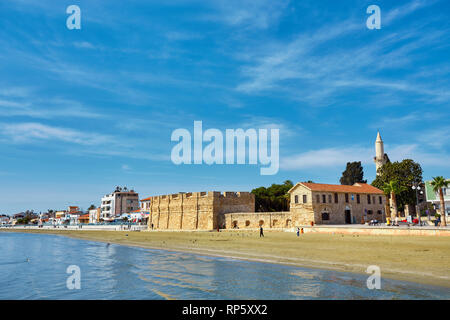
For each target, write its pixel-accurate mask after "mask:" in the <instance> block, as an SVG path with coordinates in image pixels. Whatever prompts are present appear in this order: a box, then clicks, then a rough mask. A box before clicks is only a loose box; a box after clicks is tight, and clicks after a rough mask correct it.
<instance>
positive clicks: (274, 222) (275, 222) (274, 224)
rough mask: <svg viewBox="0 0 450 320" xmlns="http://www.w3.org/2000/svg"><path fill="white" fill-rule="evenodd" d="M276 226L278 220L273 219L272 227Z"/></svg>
mask: <svg viewBox="0 0 450 320" xmlns="http://www.w3.org/2000/svg"><path fill="white" fill-rule="evenodd" d="M277 224H278V220H277V219H275V220H273V221H272V226H273V227H276V225H277Z"/></svg>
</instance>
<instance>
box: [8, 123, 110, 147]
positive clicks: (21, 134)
mask: <svg viewBox="0 0 450 320" xmlns="http://www.w3.org/2000/svg"><path fill="white" fill-rule="evenodd" d="M0 134H1V135H2V136H3V137H5V138H8V139H9V140H10V141H11V142H13V143H32V142H38V141H62V142H67V143H74V144H79V145H87V146H92V145H102V144H107V143H111V142H113V141H114V139H113V138H112V137H110V136H107V135H104V134H95V133H85V132H81V131H78V130H74V129H70V128H63V127H54V126H49V125H45V124H41V123H37V122H24V123H0Z"/></svg>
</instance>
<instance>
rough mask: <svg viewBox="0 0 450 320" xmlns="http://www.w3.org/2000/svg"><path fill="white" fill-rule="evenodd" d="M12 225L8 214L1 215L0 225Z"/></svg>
mask: <svg viewBox="0 0 450 320" xmlns="http://www.w3.org/2000/svg"><path fill="white" fill-rule="evenodd" d="M9 223H10V217H9V216H7V215H6V214H1V215H0V225H5V224H9Z"/></svg>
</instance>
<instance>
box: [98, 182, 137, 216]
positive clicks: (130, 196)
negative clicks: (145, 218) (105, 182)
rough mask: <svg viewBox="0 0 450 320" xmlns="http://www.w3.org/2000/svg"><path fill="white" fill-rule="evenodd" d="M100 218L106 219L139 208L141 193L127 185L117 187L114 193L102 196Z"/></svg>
mask: <svg viewBox="0 0 450 320" xmlns="http://www.w3.org/2000/svg"><path fill="white" fill-rule="evenodd" d="M100 208H101V212H100V219H103V220H105V221H108V220H113V219H115V218H117V217H120V215H121V214H122V213H129V212H132V211H135V210H138V209H139V194H138V193H136V192H134V190H128V189H127V187H124V188H120V187H117V188H116V190H115V191H114V192H113V193H110V194H107V195H105V196H104V197H103V198H102V203H101V207H100Z"/></svg>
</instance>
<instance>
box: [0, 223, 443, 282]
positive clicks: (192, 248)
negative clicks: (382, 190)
mask: <svg viewBox="0 0 450 320" xmlns="http://www.w3.org/2000/svg"><path fill="white" fill-rule="evenodd" d="M0 231H2V232H30V233H47V234H56V235H62V236H67V237H72V238H78V239H84V240H92V241H101V242H109V243H116V244H121V245H128V246H138V247H143V248H150V249H164V250H173V251H183V252H191V253H197V254H202V255H210V256H221V257H230V258H237V259H243V260H250V261H259V262H267V263H277V264H287V265H294V266H299V267H308V268H319V269H327V270H336V271H346V272H354V273H359V274H366V269H367V267H368V266H370V265H376V266H379V267H380V269H381V275H382V277H386V278H391V279H396V280H403V281H411V282H416V283H423V284H429V285H437V286H443V287H448V288H450V268H449V267H450V241H449V239H448V237H426V236H380V235H377V236H368V235H367V236H366V235H340V234H334V235H332V234H311V233H308V234H303V235H301V236H300V237H297V236H296V234H295V233H291V232H266V233H265V237H264V238H260V237H259V234H258V233H257V232H255V231H229V232H161V231H157V232H130V231H91V230H89V231H88V230H79V231H78V230H36V229H35V230H23V229H16V230H13V229H3V230H0Z"/></svg>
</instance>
